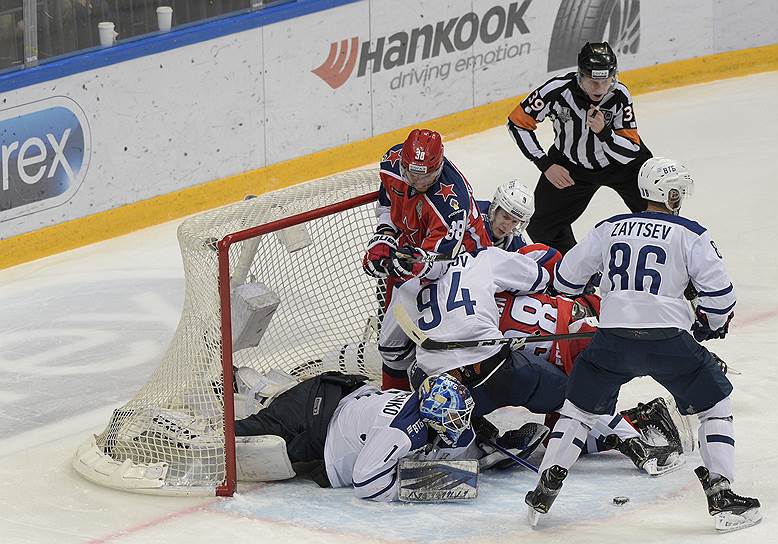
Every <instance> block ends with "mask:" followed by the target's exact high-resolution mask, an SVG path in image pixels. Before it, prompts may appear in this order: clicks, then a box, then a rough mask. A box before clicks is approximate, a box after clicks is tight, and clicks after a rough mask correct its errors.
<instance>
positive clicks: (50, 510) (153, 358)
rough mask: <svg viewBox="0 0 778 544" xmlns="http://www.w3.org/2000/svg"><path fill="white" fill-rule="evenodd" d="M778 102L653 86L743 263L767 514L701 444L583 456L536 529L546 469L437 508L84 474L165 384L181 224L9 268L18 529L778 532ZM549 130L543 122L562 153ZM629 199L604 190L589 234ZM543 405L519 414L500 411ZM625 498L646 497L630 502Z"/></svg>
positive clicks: (741, 308) (153, 537) (650, 138)
mask: <svg viewBox="0 0 778 544" xmlns="http://www.w3.org/2000/svg"><path fill="white" fill-rule="evenodd" d="M777 98H778V72H772V73H766V74H758V75H753V76H749V77H744V78H738V79H729V80H723V81H719V82H714V83H710V84H705V85H697V86H689V87H683V88H679V89H674V90H670V91H663V92H658V93H653V94H646V95H641V96H638V97H636V99H635V111H636V115H637V119H638V124H639V129H640V134H641V136H642V138H643V139H644V140H645V141H646V143H647V145H648V146H649V148H650V149H651V150H652V151H653V153H654V155H656V156H670V157H673V158H678V159H682V160H684V161H686V162H687V164H688V166H689V168H690V169H691V171H692V173H693V175H694V178H695V194H694V197H693V198H692V199H690V200H689V201H688V202H687V203H686V204H685V206H684V210H683V212H684V215H686V216H687V217H690V218H692V219H695V220H698V221H699V222H701V223H702V224H703V225H706V226H708V227H709V228H710V230H711V232H712V235H713V237H714V239H715V240H716V242H717V245H718V247H719V249H720V250H721V252H722V253H723V255H724V257H725V259H726V262H727V264H728V267H729V270H730V273H731V274H732V276H733V278H734V284H735V287H736V290H737V293H738V298H739V302H738V306H737V308H736V314H737V315H736V317H735V320H734V322H733V324H732V327H731V330H730V334H729V336H728V337H727V338H726V339H725V340H723V341H721V340H720V341H713V342H709V343H708V347H709V348H710V349H712V350H713V351H715V352H717V353H718V354H719V355H720V356H721V357H722V358H723V359H724V360H725V361H727V362H728V363H729V364H730V367H731V368H733V369H735V370H736V371H738V372H740V374H739V375H730V378H731V380H732V382H733V383H734V385H735V391H734V393H733V404H734V413H735V429H736V432H737V469H738V477H737V481H736V484H735V490H736V491H737V492H738V493H740V494H743V495H750V496H756V497H758V498H759V499H761V501H762V506H763V512H764V518H765V519H764V521H763V522H762V523H761V524H760V525H758V526H756V527H753V528H750V529H747V530H744V531H740V532H737V533H734V534H729V535H717V534H715V530H714V529H713V520H712V518H710V517H709V516H708V514H707V510H706V503H705V498H704V495H703V493H702V489H701V487H700V485H699V483H698V482H697V481H696V478H695V477H694V474H693V473H692V470H691V469H692V468H694V467H695V466H697V464H699V457H698V456H697V455H696V453H695V454H693V455H692V456H691V457H690V458H689V459H688V460H687V466H686V467H684V469H683V470H681V471H678V472H675V473H673V474H670V475H667V476H665V477H662V478H656V479H651V478H650V477H648V476H647V475H641V474H640V473H639V472H638V471H637V470H635V469H634V467H633V466H632V464H631V463H630V462H629V461H628V460H627V459H626V458H624V457H622V456H620V455H619V454H610V453H609V454H601V455H599V456H589V457H588V458H583V459H582V460H581V461H579V463H577V464H576V465H575V467H574V468H573V471H572V473H571V475H570V477H569V478H568V479H567V481H566V483H565V487H564V489H563V492H562V494H561V495H560V497H559V499H558V500H557V502H556V504H555V505H554V508H553V510H552V511H551V514H549V515H548V516H546V517H545V518H544V519H543V520H541V526H540V528H539V529H537V530H531V529H530V528H529V527H528V525H527V522H526V508H525V506H524V503H523V496H524V494H525V493H526V491H527V490H528V489H530V488H531V487H533V486H534V483H535V477H534V474H532V473H530V472H528V471H525V470H519V469H516V470H513V471H507V472H502V473H498V474H490V473H486V474H484V475H482V480H481V486H480V489H479V495H480V496H479V498H478V499H477V500H475V501H473V502H470V503H460V504H443V505H429V506H428V505H407V504H377V503H371V502H367V501H360V500H358V499H355V498H353V495H352V493H351V491H350V490H348V489H345V490H322V489H319V488H317V487H316V486H315V484H313V483H311V482H307V481H293V482H287V483H276V484H252V485H239V488H238V493H237V494H236V495H235V497H233V498H229V499H219V498H206V499H203V498H171V497H154V496H144V495H133V494H130V493H124V492H119V491H112V490H110V489H106V488H102V487H98V486H95V485H93V484H91V483H89V482H88V481H86V480H84V479H82V478H81V477H79V476H78V475H77V474H76V473H75V472H74V471H73V470H72V469H71V466H70V459H71V456H72V455H73V452H74V451H75V449H76V447H77V446H78V445H79V444H80V443H81V442H82V441H83V440H84V439H85V438H86V437H87V436H88V435H89V433H95V432H100V431H101V430H102V429H103V427H104V426H105V424H106V423H107V421H108V418H109V416H110V414H111V410H112V409H113V408H115V407H117V406H119V405H121V404H123V403H124V402H125V401H126V400H127V399H129V398H130V397H131V396H132V395H133V394H134V393H135V392H136V391H137V389H138V388H139V387H140V386H142V385H143V384H144V383H145V382H146V380H147V378H148V376H149V375H150V374H151V372H152V371H153V369H154V368H156V365H157V361H158V359H159V357H160V355H161V354H162V352H163V351H164V349H165V348H166V347H167V343H168V342H169V340H170V338H171V337H172V334H173V331H174V329H175V326H176V324H177V322H178V317H179V312H180V308H181V304H182V301H183V290H184V284H183V271H182V269H181V258H180V255H179V250H178V246H177V242H176V238H175V229H176V227H177V225H178V223H179V222H178V221H176V222H173V223H169V224H165V225H161V226H158V227H154V228H149V229H145V230H142V231H139V232H137V233H133V234H131V235H127V236H123V237H121V238H117V239H114V240H110V241H107V242H103V243H100V244H95V245H92V246H88V247H85V248H81V249H78V250H75V251H70V252H68V253H64V254H60V255H55V256H52V257H50V258H47V259H42V260H39V261H36V262H33V263H29V264H25V265H21V266H17V267H14V268H11V269H7V270H2V271H0V308H1V309H2V310H0V542H3V543H28V542H29V543H38V542H56V543H70V542H95V543H97V542H120V543H125V542H126V543H130V542H133V543H152V542H165V543H171V544H175V543H199V542H209V543H211V542H217V541H218V542H281V543H285V542H306V543H311V544H312V543H330V542H332V543H335V542H337V543H342V544H346V543H352V542H353V543H356V542H360V543H361V542H398V543H399V542H418V543H422V544H428V543H429V544H431V543H451V542H469V543H488V544H493V543H498V542H522V541H527V542H530V541H531V542H533V543H537V544H548V543H557V542H559V543H562V542H564V543H567V544H569V543H573V542H576V543H578V542H596V543H598V544H599V543H601V542H603V541H606V542H607V541H614V542H625V541H627V542H630V543H635V544H649V543H654V542H685V543H697V542H714V541H715V542H738V543H746V544H748V543H767V542H776V536H775V534H776V532H778V521H776V518H775V517H774V513H773V512H774V510H773V508H772V507H773V505H775V504H776V502H778V478H776V476H775V475H776V472H778V469H776V464H777V463H776V461H778V453H776V452H778V436H777V435H776V431H777V429H776V427H777V426H776V423H775V422H776V419H778V417H777V415H776V411H777V410H778V408H777V407H776V404H774V403H776V401H777V400H778V378H777V377H776V376H778V370H777V369H778V353H777V352H778V333H776V330H778V251H776V250H777V249H778V188H777V187H776V183H778V179H776V174H775V172H776V170H775V165H776V161H778V110H776V108H775V101H776V99H777ZM550 128H551V127H550V123H544V124H543V125H542V128H541V129H540V130H539V134H540V136H541V142H542V143H543V144H544V146H545V147H546V148H548V146H549V144H550V142H551V138H552V134H551V130H550ZM446 155H447V156H448V157H449V158H450V159H452V160H453V161H454V162H455V163H456V164H457V165H458V166H459V167H460V169H461V170H462V171H463V172H464V173H465V175H466V176H467V177H468V179H469V180H470V182H471V183H472V185H473V187H474V189H475V191H476V196H477V197H479V198H491V195H492V193H493V191H494V189H495V187H496V186H497V185H499V184H500V183H503V182H505V181H507V180H509V179H511V178H518V179H520V180H522V181H524V182H525V183H526V184H528V185H530V186H534V184H535V183H536V181H537V178H538V172H537V170H536V169H535V168H534V166H532V165H531V164H530V163H529V162H528V161H526V160H525V159H524V157H523V156H522V155H521V154H520V152H519V150H518V148H517V147H516V145H515V144H514V143H513V142H512V140H511V139H510V137H509V136H508V133H507V131H506V129H505V128H504V127H498V128H495V129H492V130H488V131H486V132H483V133H480V134H476V135H473V136H469V137H466V138H462V139H459V140H456V141H451V142H447V144H446ZM377 159H378V157H376V162H377ZM370 166H375V165H374V164H373V165H370ZM376 186H377V181H376ZM625 210H626V208H625V207H624V205H623V204H622V203H621V201H620V200H619V199H618V197H617V196H616V194H615V193H614V192H612V191H609V190H608V189H601V190H600V191H599V192H598V194H597V195H596V197H595V199H594V201H593V203H592V205H591V206H590V207H589V209H588V210H587V212H586V214H585V215H584V216H583V217H582V218H581V219H580V220H579V221H578V222H577V223H576V225H575V228H576V232H577V235H578V236H579V238H580V237H581V236H582V235H583V234H584V233H585V232H586V231H587V230H588V229H589V228H590V227H592V226H593V225H594V223H595V222H597V221H599V220H601V219H603V218H605V217H608V216H610V215H614V214H615V213H620V212H622V211H625ZM658 394H665V393H664V391H663V390H662V389H661V388H660V387H659V386H658V385H656V384H654V383H653V382H651V381H650V380H648V379H640V380H635V381H633V382H632V383H630V384H628V385H627V386H625V387H624V388H623V389H622V396H621V398H620V401H619V407H620V408H627V407H631V406H633V405H634V404H635V403H636V402H637V401H641V400H643V401H648V400H650V399H652V398H654V397H655V396H657V395H658ZM527 416H528V414H527V413H526V412H524V411H523V410H519V409H515V410H514V409H511V410H506V411H504V412H503V413H501V414H499V422H500V423H501V424H503V425H507V424H511V423H515V422H519V423H520V422H521V421H522V420H524V419H526V418H527ZM534 460H535V461H537V462H539V457H535V458H534ZM617 495H625V496H628V497H630V502H629V503H628V504H627V505H625V506H621V507H616V506H613V504H612V498H613V497H614V496H617ZM771 534H772V535H773V536H770V535H771Z"/></svg>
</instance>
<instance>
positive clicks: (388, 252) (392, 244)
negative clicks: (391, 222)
mask: <svg viewBox="0 0 778 544" xmlns="http://www.w3.org/2000/svg"><path fill="white" fill-rule="evenodd" d="M396 250H397V240H395V239H394V236H391V235H389V234H380V233H376V234H374V235H373V237H372V238H371V239H370V242H369V243H368V244H367V253H365V258H364V259H363V260H362V268H364V269H365V273H366V274H367V275H368V276H373V277H374V278H385V277H386V276H387V275H388V274H389V271H388V270H387V265H388V264H389V261H390V259H391V256H392V254H394V252H395V251H396Z"/></svg>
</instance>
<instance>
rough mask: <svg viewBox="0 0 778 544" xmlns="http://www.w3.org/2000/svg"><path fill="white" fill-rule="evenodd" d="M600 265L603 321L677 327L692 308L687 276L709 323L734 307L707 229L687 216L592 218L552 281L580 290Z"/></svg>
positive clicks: (603, 324)
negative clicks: (591, 224) (589, 227)
mask: <svg viewBox="0 0 778 544" xmlns="http://www.w3.org/2000/svg"><path fill="white" fill-rule="evenodd" d="M596 272H602V280H601V282H600V293H601V295H602V312H601V315H600V328H609V327H610V328H613V327H624V328H644V329H650V328H660V327H678V328H679V329H685V330H689V328H690V327H691V324H692V315H691V312H690V309H689V304H688V303H687V301H686V300H685V299H684V296H683V292H684V289H685V288H686V286H687V285H688V283H689V281H690V280H691V282H692V284H693V285H694V287H695V288H696V289H697V291H698V292H699V305H698V306H697V310H698V311H702V312H703V313H704V314H705V315H706V316H707V318H708V322H709V324H710V326H711V328H713V329H716V328H719V327H720V326H722V325H723V324H724V323H725V322H726V321H727V319H728V317H729V314H730V313H731V311H732V309H733V308H734V306H735V291H734V289H733V287H732V282H731V280H730V278H729V275H728V274H727V271H726V268H725V267H724V261H723V259H722V257H721V254H720V253H719V251H718V249H717V248H716V244H715V243H714V242H713V240H711V238H710V235H709V234H708V231H707V230H706V229H705V227H703V226H701V225H700V224H698V223H696V222H694V221H691V220H689V219H686V218H683V217H680V216H676V215H670V214H667V213H660V212H642V213H634V214H623V215H617V216H614V217H611V218H610V219H606V220H605V221H602V222H600V223H599V224H597V225H596V226H595V227H594V229H593V230H592V231H591V232H590V233H589V234H588V235H587V237H586V238H585V239H584V240H582V241H581V242H580V243H579V244H578V245H576V246H575V247H573V249H571V250H570V251H569V252H568V253H567V254H565V256H564V257H563V258H562V261H561V262H560V263H559V265H558V266H557V270H556V274H555V277H554V287H555V288H556V289H557V290H559V291H561V292H564V293H570V294H577V293H580V292H581V291H582V290H583V288H584V285H585V284H586V281H587V280H588V279H589V277H591V275H592V274H594V273H596Z"/></svg>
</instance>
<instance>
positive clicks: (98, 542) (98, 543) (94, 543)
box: [87, 501, 212, 544]
mask: <svg viewBox="0 0 778 544" xmlns="http://www.w3.org/2000/svg"><path fill="white" fill-rule="evenodd" d="M211 502H212V501H209V502H207V503H203V504H198V505H196V506H190V507H189V508H184V509H183V510H178V511H176V512H170V513H168V514H165V515H163V516H160V517H158V518H154V519H151V520H149V521H146V522H143V523H140V524H138V525H135V526H133V527H128V528H127V529H122V530H121V531H116V532H115V533H110V534H108V535H105V536H101V537H98V538H95V539H92V540H89V541H87V542H88V543H89V544H103V543H105V542H112V541H115V540H118V539H120V538H124V537H125V536H129V535H132V534H135V533H139V532H140V531H143V530H145V529H150V528H151V527H156V526H157V525H161V524H162V523H165V522H167V521H170V520H172V519H175V518H179V517H183V516H188V515H190V514H194V513H195V512H198V511H201V510H206V509H208V508H209V507H210V505H211Z"/></svg>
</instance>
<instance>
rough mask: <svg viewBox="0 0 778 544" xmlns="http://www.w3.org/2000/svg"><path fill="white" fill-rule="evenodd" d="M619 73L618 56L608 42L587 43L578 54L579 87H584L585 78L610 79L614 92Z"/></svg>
mask: <svg viewBox="0 0 778 544" xmlns="http://www.w3.org/2000/svg"><path fill="white" fill-rule="evenodd" d="M618 71H619V70H618V65H617V63H616V54H615V53H614V52H613V49H611V46H610V45H609V44H608V42H596V43H589V42H586V45H584V46H583V47H582V48H581V51H580V52H579V53H578V75H577V80H578V85H579V86H582V83H583V78H584V76H585V77H590V78H592V79H593V80H595V81H602V80H607V79H610V80H611V83H610V88H609V90H611V91H612V90H613V88H614V87H615V86H616V76H617V74H618Z"/></svg>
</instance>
